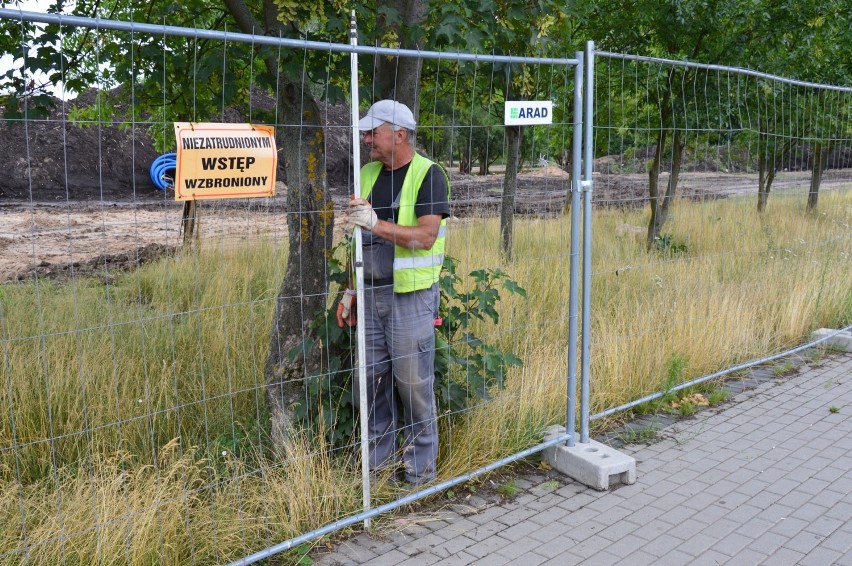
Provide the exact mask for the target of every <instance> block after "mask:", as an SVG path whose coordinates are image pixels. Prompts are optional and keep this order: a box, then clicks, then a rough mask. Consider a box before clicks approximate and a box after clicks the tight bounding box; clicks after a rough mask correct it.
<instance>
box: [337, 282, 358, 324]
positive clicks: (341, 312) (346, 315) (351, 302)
mask: <svg viewBox="0 0 852 566" xmlns="http://www.w3.org/2000/svg"><path fill="white" fill-rule="evenodd" d="M344 322H345V323H346V324H347V326H349V327H352V326H355V291H353V290H352V289H346V291H344V292H343V298H342V299H340V303H339V304H338V305H337V326H339V327H340V328H343V323H344Z"/></svg>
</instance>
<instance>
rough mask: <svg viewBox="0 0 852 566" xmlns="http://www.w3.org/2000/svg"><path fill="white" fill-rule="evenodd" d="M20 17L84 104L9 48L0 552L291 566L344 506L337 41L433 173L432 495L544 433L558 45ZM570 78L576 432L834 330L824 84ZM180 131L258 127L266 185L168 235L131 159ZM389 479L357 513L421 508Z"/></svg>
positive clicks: (562, 97)
mask: <svg viewBox="0 0 852 566" xmlns="http://www.w3.org/2000/svg"><path fill="white" fill-rule="evenodd" d="M0 16H2V17H3V18H6V19H5V20H0V21H2V22H3V23H4V25H9V26H12V28H14V29H24V30H25V31H26V28H27V26H29V25H31V24H29V23H28V22H25V21H23V20H22V18H21V17H20V16H19V15H18V13H17V12H14V13H13V14H6V13H4V12H0ZM33 21H44V22H51V23H52V25H54V26H55V27H54V28H49V29H51V30H53V31H54V32H55V35H50V36H49V38H50V39H49V40H50V41H56V38H61V41H60V42H59V43H51V44H48V45H43V46H42V47H45V48H51V45H52V46H53V48H55V49H58V51H59V54H60V60H61V61H62V62H63V63H62V65H60V67H61V68H60V72H59V74H58V75H57V76H56V79H57V80H61V81H62V82H63V84H65V85H66V86H69V87H71V86H74V85H77V88H79V89H80V94H79V96H77V97H68V96H60V97H58V98H55V99H51V97H49V96H47V94H46V93H43V92H38V91H37V90H32V89H29V90H28V89H27V83H28V82H29V81H30V80H32V78H33V74H32V73H30V72H29V71H28V69H29V65H30V64H32V65H35V62H34V61H32V59H33V56H32V55H30V51H29V47H28V46H27V45H24V44H22V46H21V53H20V55H19V56H18V58H19V64H20V67H21V70H20V73H19V75H18V76H17V77H16V80H17V81H18V83H16V84H17V85H18V87H19V90H18V92H17V94H18V96H16V97H13V98H14V100H12V99H10V98H8V97H7V99H6V100H10V102H7V104H9V105H12V104H13V105H14V107H12V106H7V107H6V108H4V110H5V111H6V112H5V117H4V118H3V119H2V123H0V128H2V139H3V140H4V141H3V142H2V143H0V151H3V152H5V153H4V154H3V155H2V158H1V159H2V161H3V162H4V163H9V164H11V166H10V169H9V171H10V173H9V175H8V179H7V181H6V182H5V183H4V184H0V187H2V190H3V192H4V193H5V197H4V198H6V200H7V203H6V204H7V206H5V207H4V209H3V211H2V212H0V214H2V218H3V222H2V228H0V243H2V245H3V250H4V257H3V258H0V262H2V263H0V265H2V279H3V283H2V286H0V344H2V359H3V363H2V366H0V367H2V374H0V375H2V383H3V393H2V395H0V409H1V410H2V412H3V415H4V417H5V422H4V424H3V428H2V433H1V434H0V441H1V442H2V445H0V460H2V466H0V474H2V482H3V490H2V505H0V510H2V518H3V522H2V524H3V525H4V527H3V533H4V534H3V537H2V541H0V557H2V561H3V562H7V563H58V562H63V561H67V560H69V559H68V558H66V557H67V556H69V555H72V554H73V555H75V556H77V557H79V561H81V562H82V561H86V562H98V563H102V562H126V563H138V562H156V563H211V562H216V563H222V562H228V561H232V560H240V559H242V558H243V557H247V556H249V555H252V553H255V554H254V555H253V556H254V557H255V558H253V559H252V560H255V559H258V560H259V559H260V556H259V555H258V552H260V554H263V553H264V549H266V551H267V552H266V555H270V554H272V553H273V552H279V551H289V552H291V553H294V554H292V555H291V558H293V559H294V560H296V559H298V554H299V552H301V551H300V550H299V546H298V545H299V544H300V543H301V542H302V541H305V540H308V539H310V538H312V537H315V536H319V535H321V534H325V533H328V532H331V531H332V530H334V529H339V528H343V527H346V526H348V525H352V524H354V523H355V522H357V521H359V520H361V519H360V518H361V517H365V516H366V515H365V514H364V513H363V512H362V511H363V500H362V491H361V490H362V484H361V473H360V468H359V457H360V456H359V448H360V440H359V436H358V411H357V404H358V401H357V399H355V398H354V397H353V392H352V390H353V388H352V380H353V371H352V370H353V367H355V366H356V360H355V358H354V355H353V350H354V345H355V338H354V336H355V334H354V333H353V332H352V331H351V330H350V329H348V328H341V327H339V326H338V324H337V321H336V319H335V316H334V312H335V309H336V306H337V303H338V301H339V298H340V293H341V291H342V290H343V289H344V288H345V287H346V286H347V285H348V278H349V277H348V271H349V267H348V266H347V263H348V262H349V259H348V258H349V253H348V248H349V244H348V243H347V237H348V232H347V231H346V230H345V229H344V228H343V226H342V225H341V220H340V216H341V213H342V212H343V211H344V210H345V208H346V206H347V203H348V200H349V195H350V194H351V190H352V189H351V187H352V185H353V182H354V173H353V172H354V171H357V169H358V168H359V166H360V165H361V163H357V164H356V163H353V159H352V152H353V145H352V139H353V135H352V134H353V132H352V120H351V112H350V108H349V106H348V102H349V99H350V98H351V95H350V90H349V88H350V87H349V84H350V81H349V79H350V71H349V67H348V65H350V59H349V57H350V53H353V52H354V53H358V54H359V66H358V70H359V77H360V78H359V81H358V82H359V84H360V93H361V97H360V100H359V101H358V102H359V107H360V110H361V112H360V114H361V115H363V112H364V110H366V108H367V107H369V106H370V104H371V103H372V102H374V101H376V100H378V99H380V98H384V97H385V96H386V94H385V92H386V91H385V90H383V89H384V88H386V87H383V86H381V85H383V84H388V82H389V84H391V85H393V86H394V87H395V88H397V89H398V90H399V91H402V90H404V87H405V85H404V84H403V82H404V81H403V80H402V77H403V76H407V75H405V71H403V70H402V69H403V68H404V67H405V65H404V64H403V63H404V60H405V58H406V57H407V58H409V59H414V60H416V61H417V62H418V67H419V74H418V76H417V80H416V82H415V85H416V86H415V87H414V88H411V89H410V92H412V93H413V95H412V96H413V99H412V101H411V103H412V106H414V108H415V109H416V110H417V122H418V126H417V132H416V144H417V147H418V149H419V150H420V152H421V153H422V154H424V155H426V156H427V157H429V158H430V159H432V160H434V161H435V162H438V163H440V164H442V165H443V167H444V168H445V170H446V171H447V173H448V178H449V185H450V191H451V197H450V203H451V215H450V218H448V220H447V249H446V252H447V256H448V259H447V261H446V262H445V264H444V271H443V273H442V277H441V280H440V290H441V295H442V303H441V309H440V313H439V314H440V319H439V320H438V321H436V346H435V366H436V386H435V394H436V402H437V406H438V419H437V420H438V431H439V456H438V473H437V478H436V480H435V483H434V484H432V485H433V487H435V488H436V489H437V488H439V487H441V486H446V485H450V484H452V483H453V482H456V483H458V482H465V481H468V480H471V481H475V476H476V475H477V474H479V473H481V472H483V471H487V470H490V469H493V468H494V467H495V466H497V465H501V464H504V463H506V462H508V461H511V460H513V459H517V458H522V457H525V456H527V455H529V454H532V453H533V452H534V451H535V450H536V449H537V447H539V448H540V446H541V444H540V443H541V439H542V435H543V430H544V428H545V427H546V426H547V425H550V424H554V423H565V416H566V413H568V414H569V415H570V416H571V420H573V413H572V412H571V411H572V410H573V408H574V404H573V402H572V403H570V405H566V381H568V380H570V379H572V378H573V377H575V372H576V371H577V370H576V368H577V361H578V356H576V355H575V353H576V350H574V349H572V348H574V347H575V346H576V345H575V344H573V342H575V340H574V338H575V336H576V334H577V331H578V328H577V323H578V320H577V318H576V316H577V312H576V310H573V311H572V310H570V309H569V302H570V301H571V298H570V296H569V291H570V287H571V284H570V272H571V266H572V262H576V261H577V259H578V255H579V254H578V249H577V247H576V246H577V245H579V239H578V238H576V239H575V240H574V241H573V242H572V241H571V240H572V237H571V235H572V228H574V229H576V228H578V227H577V225H576V224H575V225H574V226H573V227H572V225H571V222H570V221H569V216H568V215H567V213H569V212H571V213H578V212H579V211H578V210H577V206H578V205H579V202H580V201H579V199H578V198H573V197H577V196H579V192H580V190H581V186H580V183H579V181H580V179H581V175H580V174H579V172H580V163H579V159H578V157H577V156H578V155H579V148H578V147H577V142H576V140H577V135H578V134H579V132H577V131H575V129H579V128H577V126H579V125H580V123H581V121H580V117H579V115H575V114H576V113H575V112H573V110H572V103H575V102H576V101H577V100H578V99H577V98H576V97H577V96H578V95H579V92H578V91H576V90H575V88H576V87H577V86H578V85H577V84H576V83H577V80H576V77H577V75H576V74H575V71H577V70H578V67H577V65H578V64H580V59H581V58H580V57H579V56H575V57H574V58H567V57H566V58H564V59H532V58H527V59H523V58H509V57H497V56H487V55H486V56H484V55H477V54H468V53H455V54H448V53H425V52H424V53H403V52H402V51H399V50H387V49H384V50H383V49H378V48H369V47H359V48H354V47H350V46H346V45H340V44H334V43H329V42H326V43H322V42H312V41H293V40H283V39H278V38H270V37H259V36H244V35H240V34H233V33H229V34H226V33H222V32H211V31H209V30H202V29H186V28H169V27H166V26H145V25H140V24H133V25H130V24H127V23H123V22H108V21H104V20H97V21H95V20H85V19H73V18H66V19H64V20H62V22H63V25H61V26H57V25H56V24H57V23H58V21H57V20H51V19H49V18H45V17H42V18H41V19H38V18H35V19H33ZM12 28H7V29H12ZM24 35H25V36H27V35H29V37H30V38H33V37H35V38H36V39H32V41H36V42H37V38H38V35H37V34H34V33H25V34H24ZM45 41H47V39H45ZM80 53H86V54H88V55H89V57H88V58H85V57H79V58H78V55H79V54H80ZM590 53H591V51H590ZM71 61H73V62H74V65H76V67H69V66H68V65H67V62H71ZM589 62H590V61H588V60H587V64H588V63H589ZM588 68H589V67H588V66H587V67H586V69H588ZM86 70H88V71H90V72H88V73H84V72H82V71H86ZM178 70H182V72H177V71H178ZM580 70H581V69H580ZM75 73H76V74H75ZM84 79H85V80H84ZM75 80H76V81H78V82H76V83H75ZM176 86H177V87H178V88H175V87H176ZM589 86H591V85H589ZM593 86H594V88H593V89H591V88H588V87H587V88H586V94H587V96H588V94H589V93H591V96H592V98H591V99H589V98H588V97H587V98H586V99H585V101H587V102H589V103H590V104H591V102H592V101H593V103H594V108H595V121H594V132H593V133H594V144H595V147H594V156H595V159H594V162H593V163H590V162H589V160H587V162H586V164H585V165H587V166H588V167H589V168H591V166H592V165H594V170H595V175H594V177H593V179H592V181H593V183H592V184H588V183H586V184H585V185H583V187H582V188H583V190H585V191H587V190H588V189H590V188H591V189H592V195H593V201H592V202H593V205H594V206H593V207H591V211H592V215H591V216H589V217H588V218H587V221H588V222H590V223H591V222H592V218H593V219H594V224H593V230H594V231H593V233H591V234H590V236H587V237H586V243H587V244H588V245H591V243H592V238H593V241H594V250H593V254H588V253H587V254H584V255H585V257H584V259H587V260H589V261H591V262H593V263H591V276H592V278H591V283H590V285H587V286H586V289H585V291H588V292H590V294H591V301H592V302H591V306H590V308H589V309H587V314H588V315H589V316H590V319H591V328H590V329H589V328H586V329H583V330H580V332H579V333H580V334H585V335H586V336H585V340H586V341H587V342H586V343H587V344H588V345H589V346H590V352H591V360H590V365H591V368H590V372H585V373H586V375H587V376H588V374H589V373H590V374H591V376H592V387H591V410H592V411H593V412H595V413H596V415H595V417H593V418H597V417H599V416H600V415H601V414H602V412H609V411H613V410H615V409H617V408H618V407H621V406H625V405H629V404H630V403H631V402H633V401H635V400H636V399H640V398H643V397H645V396H647V395H649V394H652V393H654V392H659V391H663V392H665V391H670V390H672V389H673V388H675V387H677V386H678V385H680V384H682V383H685V382H687V381H688V380H689V379H690V378H691V377H696V376H702V375H706V374H710V373H713V372H716V371H719V370H723V369H725V368H727V367H731V366H733V365H736V364H739V363H741V362H746V361H749V360H754V359H758V358H761V357H764V356H767V355H768V354H773V353H777V352H780V351H782V350H785V349H787V348H790V347H793V346H797V345H800V344H802V343H803V342H804V341H805V340H806V337H807V334H808V331H809V330H811V329H813V328H816V327H818V326H840V325H845V324H848V323H849V319H850V317H852V311H850V309H852V297H850V295H849V291H848V290H849V289H850V288H852V285H850V283H852V282H850V281H849V278H850V272H849V270H848V267H847V266H848V260H849V254H850V253H852V249H850V247H851V246H850V241H849V223H850V221H851V220H852V203H850V201H849V198H850V196H849V195H850V193H849V191H848V190H846V189H848V188H849V187H850V186H852V175H850V168H849V165H850V163H849V160H850V159H852V147H850V138H852V133H851V132H850V128H852V124H850V104H849V102H850V101H849V97H850V92H849V90H848V89H838V88H830V87H825V86H823V85H808V84H803V83H795V82H791V81H785V80H783V79H778V78H773V77H768V76H762V75H760V74H757V73H751V72H747V71H742V70H734V69H725V68H719V67H705V66H697V65H692V64H682V63H674V62H667V61H662V60H651V59H641V58H633V57H629V56H621V55H618V54H610V53H598V54H597V60H596V62H595V65H594V85H593ZM89 87H91V89H90V88H89ZM405 88H409V87H405ZM512 99H526V100H550V101H552V102H553V109H554V110H553V112H554V116H553V124H551V125H548V126H534V127H524V128H523V129H520V128H518V129H513V128H511V127H507V126H505V125H504V121H503V111H504V103H505V102H506V101H507V100H512ZM50 102H53V105H51V104H49V103H50ZM590 107H591V106H590ZM176 121H190V122H204V121H213V122H236V123H242V122H251V123H256V124H267V125H271V126H274V127H275V130H276V139H277V144H278V155H279V169H278V176H277V183H276V189H277V194H276V195H275V196H274V197H272V198H264V199H251V200H249V199H229V200H223V201H204V202H203V203H200V204H197V205H196V206H197V208H196V209H195V211H194V212H192V214H191V215H189V216H186V215H185V213H184V209H183V207H182V206H181V205H180V203H177V202H175V201H174V194H173V192H170V190H168V189H167V190H165V191H160V190H158V189H156V188H155V186H154V185H153V184H152V182H151V179H150V176H149V170H148V168H149V166H150V165H151V163H152V162H153V161H154V160H155V159H157V157H158V156H159V155H160V154H161V153H163V152H166V151H171V150H173V149H174V137H173V134H172V131H173V130H172V123H173V122H176ZM585 125H586V126H589V125H590V124H588V123H587V124H585ZM516 159H517V161H516ZM365 160H366V156H365V159H364V160H362V161H365ZM516 166H517V168H518V171H517V175H514V174H512V170H513V168H515V167H516ZM507 170H508V174H507ZM814 170H816V171H817V175H814V174H813V171H814ZM572 171H573V182H572V175H571V172H572ZM815 179H816V180H818V181H819V182H816V181H815ZM588 180H589V179H586V181H588ZM817 188H818V189H819V190H817ZM572 200H573V202H574V205H573V206H572V205H571V203H572ZM758 208H759V209H760V211H761V212H757V210H758ZM649 211H650V215H649ZM575 218H576V217H575ZM190 226H191V227H192V229H193V230H194V232H193V237H191V238H188V237H186V230H187V228H188V227H190ZM589 226H590V227H592V224H589ZM577 234H579V232H577ZM572 245H573V246H574V247H573V248H572ZM574 266H575V267H576V263H574ZM575 281H576V280H575ZM573 290H574V292H578V291H579V289H578V285H577V284H575V285H574V287H573ZM574 299H575V300H576V295H575V297H574ZM575 306H576V305H575ZM572 324H573V325H574V326H573V333H574V335H570V334H571V332H572V331H571V327H572ZM569 383H571V382H570V381H569ZM704 393H705V394H706V395H707V397H709V396H710V393H708V392H707V391H704ZM696 399H697V398H692V401H690V402H694V403H697V402H699V401H698V400H696ZM680 406H682V404H681V405H680ZM584 413H585V414H588V407H586V409H585V411H584ZM581 416H585V415H581ZM581 420H582V419H581ZM581 424H582V423H581ZM586 432H587V431H586ZM394 472H395V471H394V470H391V471H387V470H386V471H384V472H381V473H377V474H375V476H374V477H373V478H372V480H373V481H372V494H373V498H374V499H373V501H374V503H375V507H374V508H373V512H380V511H385V510H389V509H392V508H393V507H395V506H397V505H400V504H403V503H406V502H408V501H412V500H413V498H416V497H417V496H418V495H417V494H416V493H415V494H409V493H408V492H404V491H402V490H401V489H400V488H399V486H397V485H396V482H395V481H394V480H395V477H394V476H395V473H394ZM282 541H285V542H283V543H282Z"/></svg>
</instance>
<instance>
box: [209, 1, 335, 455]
mask: <svg viewBox="0 0 852 566" xmlns="http://www.w3.org/2000/svg"><path fill="white" fill-rule="evenodd" d="M225 5H226V7H227V8H228V11H229V12H230V13H231V14H232V15H233V16H234V19H235V20H236V21H237V24H238V25H239V27H240V29H241V31H243V32H244V33H259V32H262V33H266V34H269V35H271V36H276V35H280V34H281V33H282V32H283V31H284V27H283V26H284V23H283V22H281V21H279V20H278V8H277V6H276V5H275V3H274V2H273V0H264V1H263V8H262V9H263V15H262V17H263V24H262V25H261V23H260V22H259V21H258V20H257V19H256V18H255V17H254V14H253V12H252V11H251V10H250V9H249V7H248V5H247V4H246V3H245V2H244V1H243V0H226V1H225ZM265 61H266V67H267V69H268V70H269V72H270V73H273V74H274V73H275V70H276V69H278V68H279V60H278V59H277V58H276V56H275V55H272V54H270V55H269V56H267V57H266V60H265ZM280 79H281V81H282V82H283V84H282V88H281V91H280V94H279V100H278V101H277V103H278V105H279V108H280V112H279V115H280V122H281V123H282V124H285V125H284V126H279V127H278V128H276V137H277V139H278V148H279V149H278V151H279V156H280V159H281V162H282V164H283V169H284V172H285V173H284V176H285V179H286V183H287V233H288V242H289V248H288V251H289V255H288V256H287V268H286V270H285V272H284V280H283V281H282V283H281V288H280V290H279V292H278V296H277V297H276V300H275V308H274V314H273V319H272V329H271V331H270V340H269V355H268V357H267V360H266V368H265V371H264V377H265V383H266V403H267V408H268V409H269V415H270V421H271V422H270V436H271V438H272V444H273V449H274V451H275V453H276V454H278V455H279V456H281V457H283V456H285V455H286V454H287V446H288V445H289V440H290V435H291V432H292V427H293V418H294V410H293V409H294V405H295V403H296V402H298V401H302V400H304V383H303V380H304V378H305V377H306V376H307V375H310V374H311V373H312V372H314V371H316V370H317V369H319V367H320V364H321V361H322V356H321V352H320V351H319V349H318V348H311V349H309V350H302V351H298V348H297V346H298V345H299V344H301V343H303V340H304V338H305V337H306V336H309V335H310V333H311V329H310V326H311V322H312V321H313V319H314V317H315V316H316V315H317V314H318V313H319V312H321V311H322V309H324V308H325V297H326V291H327V285H326V280H325V266H326V259H327V257H328V252H329V250H330V249H331V245H332V228H333V227H334V206H333V203H332V202H331V200H330V199H329V197H328V192H327V186H326V185H327V183H326V172H325V143H324V133H323V129H322V114H321V113H320V110H319V106H318V105H317V103H316V100H315V99H314V98H313V97H312V96H311V95H310V94H309V88H308V85H307V84H305V81H306V77H305V76H304V75H300V76H284V75H282V76H281V77H280ZM294 349H295V350H296V352H297V353H296V355H293V356H291V355H290V352H291V351H293V350H294Z"/></svg>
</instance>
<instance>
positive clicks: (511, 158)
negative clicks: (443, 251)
mask: <svg viewBox="0 0 852 566" xmlns="http://www.w3.org/2000/svg"><path fill="white" fill-rule="evenodd" d="M521 133H522V130H521V127H520V126H506V145H507V146H508V147H507V150H506V175H505V177H504V178H503V203H502V206H501V208H500V252H501V254H502V255H503V258H504V259H505V260H506V261H511V260H512V221H513V219H514V215H515V191H516V189H517V187H518V167H519V166H520V163H521Z"/></svg>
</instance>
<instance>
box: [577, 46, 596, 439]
mask: <svg viewBox="0 0 852 566" xmlns="http://www.w3.org/2000/svg"><path fill="white" fill-rule="evenodd" d="M594 50H595V44H594V42H593V41H588V42H586V54H585V58H584V63H585V68H584V70H585V72H586V92H585V96H586V98H585V103H586V111H585V116H584V123H585V132H584V135H583V347H582V362H583V369H582V386H581V401H580V442H582V443H584V444H586V443H588V442H589V348H590V342H591V340H590V336H589V335H590V333H591V307H590V303H591V298H592V161H593V160H594V138H593V135H592V129H593V128H592V127H593V126H594V124H593V122H592V120H594V95H595V60H594V56H595V55H594Z"/></svg>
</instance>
